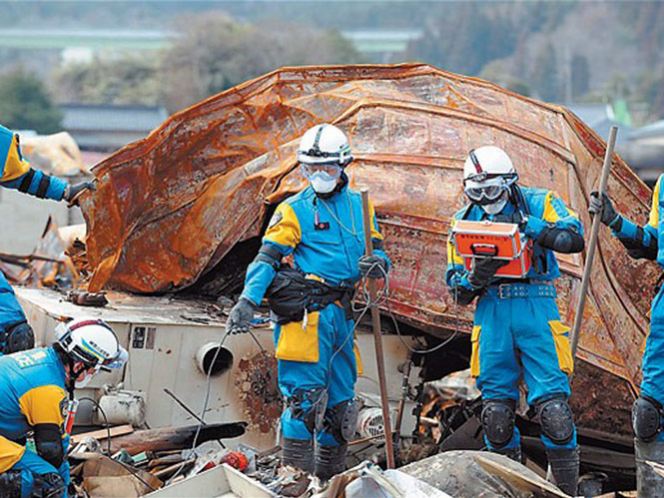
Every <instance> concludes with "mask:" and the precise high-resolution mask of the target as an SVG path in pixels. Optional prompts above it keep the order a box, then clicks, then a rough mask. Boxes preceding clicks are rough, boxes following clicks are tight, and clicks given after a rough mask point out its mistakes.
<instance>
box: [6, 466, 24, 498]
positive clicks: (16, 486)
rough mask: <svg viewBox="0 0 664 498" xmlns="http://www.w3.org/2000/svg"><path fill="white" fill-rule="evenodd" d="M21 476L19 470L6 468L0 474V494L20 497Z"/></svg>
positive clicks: (7, 496)
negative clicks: (5, 470) (6, 469)
mask: <svg viewBox="0 0 664 498" xmlns="http://www.w3.org/2000/svg"><path fill="white" fill-rule="evenodd" d="M22 481H23V479H22V477H21V471H20V470H8V471H7V472H3V473H2V474H0V496H2V498H21V485H22Z"/></svg>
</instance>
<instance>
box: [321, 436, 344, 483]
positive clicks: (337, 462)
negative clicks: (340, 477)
mask: <svg viewBox="0 0 664 498" xmlns="http://www.w3.org/2000/svg"><path fill="white" fill-rule="evenodd" d="M347 449H348V445H347V444H342V445H339V446H319V447H318V448H317V451H316V471H315V474H316V477H318V478H319V479H320V480H321V481H323V482H325V481H328V480H329V479H330V478H331V477H332V476H335V475H337V474H340V473H341V472H343V471H344V470H346V450H347Z"/></svg>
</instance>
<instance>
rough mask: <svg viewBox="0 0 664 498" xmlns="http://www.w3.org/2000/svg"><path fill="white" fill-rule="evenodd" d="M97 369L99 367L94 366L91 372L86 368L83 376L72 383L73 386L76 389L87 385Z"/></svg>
mask: <svg viewBox="0 0 664 498" xmlns="http://www.w3.org/2000/svg"><path fill="white" fill-rule="evenodd" d="M98 371H99V368H96V369H95V370H94V371H93V372H90V371H89V370H86V372H85V377H83V379H82V380H77V381H76V382H75V383H74V387H75V388H76V389H81V388H83V387H85V386H87V385H88V384H89V383H90V381H91V380H92V378H93V377H94V376H95V374H96V373H97V372H98Z"/></svg>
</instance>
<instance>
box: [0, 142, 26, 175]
mask: <svg viewBox="0 0 664 498" xmlns="http://www.w3.org/2000/svg"><path fill="white" fill-rule="evenodd" d="M29 169H30V163H29V162H28V161H26V160H24V159H21V156H20V155H19V153H18V143H17V141H16V135H14V137H13V138H12V144H11V145H10V147H9V152H7V159H6V160H5V169H4V173H3V174H2V178H0V181H3V182H8V181H11V180H15V179H16V178H18V177H19V176H23V175H25V174H26V173H27V172H28V170H29Z"/></svg>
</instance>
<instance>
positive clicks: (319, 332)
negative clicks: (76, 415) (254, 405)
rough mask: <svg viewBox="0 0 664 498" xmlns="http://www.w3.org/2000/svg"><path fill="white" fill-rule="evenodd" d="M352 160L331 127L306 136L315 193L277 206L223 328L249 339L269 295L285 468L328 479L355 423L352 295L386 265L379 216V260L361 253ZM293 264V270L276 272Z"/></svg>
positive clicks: (304, 149) (303, 148)
mask: <svg viewBox="0 0 664 498" xmlns="http://www.w3.org/2000/svg"><path fill="white" fill-rule="evenodd" d="M352 159H353V158H352V156H351V150H350V145H349V143H348V139H347V138H346V136H345V134H344V133H343V132H342V131H341V130H340V129H339V128H337V127H335V126H333V125H329V124H323V125H317V126H314V127H313V128H311V129H310V130H308V131H307V132H306V133H305V134H304V135H303V137H302V140H301V142H300V146H299V149H298V161H299V163H300V165H301V168H302V172H303V174H304V176H305V177H306V178H307V179H308V180H309V183H310V185H309V186H308V187H307V188H305V189H304V190H303V191H301V192H300V193H298V194H296V195H294V196H293V197H290V198H288V199H286V200H285V201H284V202H282V203H281V204H279V206H278V207H277V209H276V211H275V213H274V215H273V216H272V219H271V220H270V223H269V226H268V228H267V230H266V232H265V235H264V237H263V245H262V247H261V249H260V251H259V254H258V256H257V257H256V259H255V260H254V261H253V263H252V264H251V265H250V266H249V268H248V270H247V275H246V280H245V286H244V291H243V292H242V295H241V297H240V299H239V301H238V303H237V304H236V305H235V307H234V308H233V309H232V310H231V313H230V316H229V320H228V324H227V328H228V330H229V331H233V332H238V331H246V330H248V328H249V326H250V321H251V319H252V317H253V315H254V311H255V309H256V307H257V306H258V305H259V304H260V303H261V301H262V300H263V297H264V296H265V295H266V293H267V295H268V300H269V304H270V308H271V311H272V313H273V317H274V318H275V319H276V325H275V329H274V340H275V348H276V357H277V359H278V380H279V387H280V389H281V392H282V394H283V396H284V398H285V407H284V412H283V414H282V417H281V432H282V438H283V443H282V447H283V463H284V464H287V465H293V466H295V467H298V468H301V469H303V470H306V471H308V472H311V471H312V470H313V471H315V474H316V475H317V476H318V477H319V478H321V479H323V480H326V479H329V478H330V477H331V476H333V475H334V474H337V473H339V472H341V471H343V470H344V469H345V458H346V449H347V443H348V441H349V440H350V438H351V437H352V436H353V435H354V434H355V429H356V423H357V410H358V407H357V402H355V401H354V396H355V391H354V388H355V381H356V378H357V372H358V368H360V367H361V365H360V364H359V355H357V356H356V352H357V349H356V348H354V322H353V316H352V310H351V300H352V296H353V290H354V286H355V283H356V282H357V281H358V280H359V279H360V277H361V276H365V275H368V276H369V277H370V278H380V277H383V276H385V275H386V273H387V271H388V269H389V266H390V262H389V259H388V257H387V255H386V254H385V252H384V251H383V248H382V244H383V236H382V235H381V233H380V232H379V229H378V224H377V223H376V217H375V213H374V211H373V207H371V208H370V209H371V212H370V219H371V223H372V226H371V236H372V241H373V249H374V254H373V255H372V256H367V255H365V254H364V223H363V213H362V201H361V197H360V194H359V193H357V192H355V191H353V190H351V189H350V188H349V187H348V177H347V176H346V174H345V172H344V169H345V167H346V166H347V165H348V164H349V163H350V162H351V161H352ZM288 255H292V257H293V261H294V264H295V269H290V270H289V269H288V268H283V267H280V263H281V260H282V258H284V257H285V256H288ZM314 435H315V439H316V442H317V444H316V450H315V451H314V442H313V439H314ZM314 467H315V468H314Z"/></svg>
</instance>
